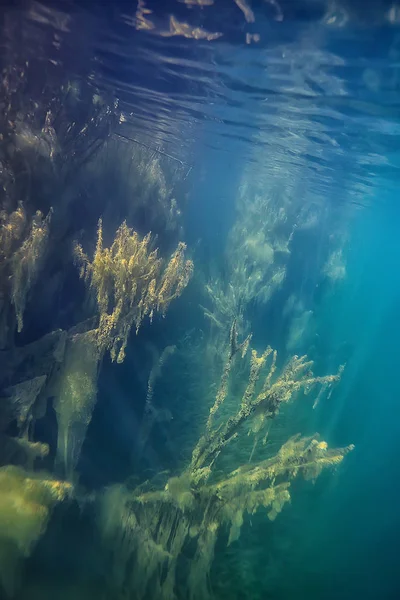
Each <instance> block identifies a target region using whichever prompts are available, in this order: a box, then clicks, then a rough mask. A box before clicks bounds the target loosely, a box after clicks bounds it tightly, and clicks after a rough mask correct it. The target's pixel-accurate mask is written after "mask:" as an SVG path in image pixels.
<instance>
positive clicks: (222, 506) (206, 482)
mask: <svg viewBox="0 0 400 600" xmlns="http://www.w3.org/2000/svg"><path fill="white" fill-rule="evenodd" d="M249 342H250V338H246V340H245V341H244V342H243V343H242V344H239V343H238V340H237V332H236V324H235V323H234V324H233V326H232V328H231V334H230V347H229V352H228V356H227V360H226V364H225V367H224V370H223V374H222V378H221V383H220V386H219V389H218V391H217V394H216V397H215V402H214V404H213V406H212V407H211V409H210V414H209V418H208V422H207V425H206V429H205V433H204V434H203V435H202V436H201V437H200V439H199V440H198V442H197V444H196V445H195V447H194V449H193V452H192V458H191V461H190V464H189V465H188V467H187V468H186V469H185V470H184V471H183V472H181V473H180V474H178V475H177V476H175V477H171V478H169V479H168V481H167V482H166V484H165V486H164V488H163V489H160V488H158V487H157V486H156V485H154V484H153V483H152V482H146V483H144V484H142V485H141V486H139V487H137V488H135V489H133V490H129V489H128V488H126V487H124V486H117V487H113V488H110V489H109V490H107V491H106V493H105V494H104V496H103V499H102V502H101V505H100V529H101V532H102V535H103V538H104V541H105V544H106V545H107V547H110V548H112V556H110V559H111V560H112V565H113V571H112V578H111V579H112V580H111V582H110V583H111V586H112V587H113V589H115V588H116V589H117V590H118V591H119V592H120V594H121V597H124V598H135V599H136V598H137V599H138V600H140V599H142V598H165V599H167V598H168V599H171V598H174V597H176V595H177V593H178V585H177V580H176V574H177V568H179V569H178V570H179V573H180V581H181V582H182V573H183V572H185V578H184V580H185V584H184V587H185V590H184V595H185V597H189V598H193V599H195V598H199V599H200V598H202V599H204V598H206V597H207V596H208V595H209V592H210V590H209V570H210V566H211V563H212V561H213V555H214V547H215V544H216V541H217V537H218V534H219V532H220V531H221V530H223V529H224V528H225V527H228V528H229V537H228V544H230V543H232V542H233V541H234V540H236V539H237V538H238V537H239V535H240V529H241V526H242V524H243V521H244V515H245V514H246V513H249V514H253V513H255V512H256V511H257V509H258V508H260V507H264V508H266V509H267V510H268V512H267V515H268V518H269V519H271V520H274V519H275V518H276V516H277V515H278V513H280V512H281V510H282V508H283V506H284V505H285V504H286V503H287V502H289V500H290V486H291V482H292V480H293V479H294V478H295V477H296V476H298V475H301V476H303V477H304V478H305V479H316V478H317V477H318V476H319V474H320V473H321V472H322V470H323V469H324V468H329V467H335V466H337V465H338V464H340V463H341V461H342V460H343V457H344V456H345V455H346V454H347V453H348V452H350V451H351V450H352V449H353V446H348V447H346V448H340V449H332V450H331V449H328V445H327V443H326V442H325V441H321V440H320V439H319V436H318V435H314V436H311V437H304V438H303V437H301V436H300V435H296V436H294V437H292V438H290V439H289V440H288V441H287V442H286V443H285V444H284V445H283V446H282V447H281V449H280V450H279V452H278V453H277V454H276V455H275V456H272V457H268V458H265V459H264V460H260V461H259V462H256V463H254V464H251V463H247V464H242V465H241V466H236V467H235V468H234V469H231V470H230V468H229V467H225V469H224V470H223V471H222V472H221V470H220V469H218V470H217V469H216V468H215V464H216V461H217V460H218V459H219V456H220V455H221V454H222V455H224V454H225V455H227V456H228V459H229V460H228V463H229V464H232V460H233V462H234V461H235V456H234V455H232V454H231V456H230V457H229V454H227V453H226V449H227V447H228V446H229V445H231V444H232V442H233V441H234V440H236V439H240V436H241V435H242V434H243V431H244V430H246V425H247V429H248V430H249V431H250V432H253V433H255V434H256V435H258V433H259V432H260V431H261V430H262V428H263V426H264V424H265V423H267V422H268V421H269V420H271V419H273V418H274V417H275V416H276V415H277V414H278V412H279V410H280V407H281V405H282V404H286V403H288V402H289V401H290V400H291V399H292V398H293V397H294V396H295V395H296V394H297V393H298V392H300V391H302V390H303V391H307V392H309V391H310V390H311V389H312V388H314V387H316V386H319V385H323V386H329V385H331V384H333V383H335V382H336V381H338V379H339V376H340V375H329V376H325V377H316V376H314V375H313V374H312V372H311V367H312V362H311V361H308V360H307V357H306V356H303V357H297V356H294V357H293V358H292V359H291V360H290V361H289V363H288V364H287V365H286V367H284V368H283V370H282V371H281V372H280V374H279V375H276V370H277V369H276V364H277V353H276V351H273V350H272V349H271V348H269V347H268V348H267V349H266V350H265V351H264V352H263V353H262V354H261V355H258V353H257V352H256V350H251V357H250V366H249V376H248V380H247V385H246V387H245V389H244V392H243V394H241V397H240V400H239V401H238V403H237V405H236V407H234V411H233V414H232V413H231V414H230V415H229V416H228V415H226V418H225V415H224V416H222V417H221V416H220V418H219V420H218V421H219V422H217V423H215V421H216V420H217V418H218V416H219V415H221V412H222V407H223V405H224V404H225V401H226V399H227V398H228V396H230V395H231V391H230V388H229V384H230V379H231V373H232V367H233V364H234V363H235V362H236V361H238V362H241V361H242V360H244V359H245V356H246V353H247V350H248V347H249ZM268 361H269V366H268V364H267V363H268ZM233 399H234V398H233ZM230 405H231V403H230ZM230 410H231V406H230ZM232 457H233V458H232ZM190 540H191V543H189V541H190ZM189 546H190V547H191V548H192V558H191V560H190V564H189V567H188V566H187V564H185V562H184V561H183V562H182V557H183V553H184V552H185V549H186V550H187V548H188V547H189ZM182 569H184V570H182ZM185 569H186V570H185ZM180 585H182V584H180Z"/></svg>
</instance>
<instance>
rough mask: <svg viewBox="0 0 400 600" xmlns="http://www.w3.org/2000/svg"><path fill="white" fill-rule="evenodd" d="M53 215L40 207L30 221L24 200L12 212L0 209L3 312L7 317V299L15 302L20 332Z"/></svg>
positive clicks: (0, 270) (12, 302) (0, 271)
mask: <svg viewBox="0 0 400 600" xmlns="http://www.w3.org/2000/svg"><path fill="white" fill-rule="evenodd" d="M50 219H51V211H50V212H49V214H48V215H47V217H44V216H43V215H42V213H41V212H40V211H37V212H36V213H35V214H34V215H33V217H32V219H31V221H29V219H28V217H27V215H26V212H25V209H24V207H23V205H22V204H21V203H20V204H19V206H18V208H17V209H16V210H15V211H13V212H11V213H10V214H7V213H6V211H1V212H0V280H1V284H0V285H1V288H2V289H1V304H0V312H1V313H4V314H3V319H5V318H6V316H7V314H8V313H7V303H8V302H10V303H11V304H12V305H13V307H14V311H15V315H16V319H17V328H18V332H21V331H22V327H23V314H24V311H25V305H26V301H27V296H28V293H29V290H30V289H31V287H32V285H33V284H34V282H35V281H36V278H37V275H38V272H39V270H40V266H41V263H42V259H43V256H44V253H45V250H46V245H47V239H48V236H49V225H50ZM5 327H6V324H5V323H4V325H3V328H5Z"/></svg>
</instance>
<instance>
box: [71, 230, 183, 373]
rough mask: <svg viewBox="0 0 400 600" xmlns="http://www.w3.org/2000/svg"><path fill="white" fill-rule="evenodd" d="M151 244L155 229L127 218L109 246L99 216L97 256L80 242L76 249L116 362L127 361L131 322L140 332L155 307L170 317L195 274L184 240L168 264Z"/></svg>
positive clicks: (101, 340) (104, 342)
mask: <svg viewBox="0 0 400 600" xmlns="http://www.w3.org/2000/svg"><path fill="white" fill-rule="evenodd" d="M150 244H151V236H150V234H147V235H146V236H145V237H144V238H141V237H140V236H139V235H138V233H136V232H135V231H134V230H133V229H131V228H129V227H128V226H127V224H126V222H124V223H122V225H121V226H120V227H119V228H118V230H117V232H116V235H115V239H114V241H113V243H112V245H111V246H110V248H104V247H103V226H102V221H101V220H100V221H99V226H98V231H97V244H96V251H95V253H94V257H93V261H90V260H89V258H88V256H87V255H86V254H85V253H84V252H83V250H82V247H81V246H80V245H77V246H76V248H75V256H76V260H77V262H78V264H79V265H80V267H81V277H83V278H84V279H85V281H86V282H87V283H88V285H89V287H90V289H91V290H92V291H93V292H94V294H95V296H96V301H97V306H98V310H99V314H100V321H99V327H98V330H97V343H98V346H99V348H100V349H101V350H109V351H110V355H111V359H112V360H113V361H114V360H117V362H122V361H123V360H124V358H125V349H126V344H127V342H128V336H129V333H130V330H131V328H132V326H135V329H136V332H137V331H138V330H139V328H140V326H141V324H142V321H143V319H144V318H145V317H146V316H148V317H149V319H150V321H151V320H152V318H153V315H154V313H155V312H156V311H157V312H159V313H160V314H161V315H162V316H165V314H166V312H167V310H168V307H169V305H170V304H171V302H172V300H174V299H175V298H178V297H179V296H180V295H181V293H182V292H183V290H184V289H185V287H186V286H187V284H188V282H189V279H190V277H191V275H192V271H193V263H192V261H191V260H185V249H186V245H185V244H184V243H182V242H180V243H179V244H178V246H177V248H176V250H175V252H174V253H173V254H172V256H171V258H170V260H169V262H168V263H167V264H166V265H165V264H164V262H163V261H162V259H160V258H159V257H158V251H157V250H150Z"/></svg>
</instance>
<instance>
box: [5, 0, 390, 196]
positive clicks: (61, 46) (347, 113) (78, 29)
mask: <svg viewBox="0 0 400 600" xmlns="http://www.w3.org/2000/svg"><path fill="white" fill-rule="evenodd" d="M255 4H256V5H257V6H256V8H255V9H254V11H251V12H250V13H249V12H248V10H250V3H247V2H245V1H243V2H239V1H238V2H235V1H234V0H232V1H231V2H227V1H225V2H223V1H222V2H221V3H219V2H218V1H217V0H216V1H215V2H201V1H200V0H199V1H191V2H189V1H188V2H186V3H185V2H183V0H182V2H178V1H177V2H169V3H166V4H163V3H153V4H152V3H151V2H148V3H145V2H142V3H140V2H139V5H138V8H136V10H135V7H134V6H132V5H131V4H130V3H125V5H124V6H118V5H117V4H116V5H115V6H114V8H113V9H112V8H111V7H108V9H105V8H104V7H103V8H102V7H100V8H99V7H96V6H95V5H89V4H88V5H87V6H86V7H85V8H82V7H79V6H77V5H76V6H75V5H74V4H73V3H65V4H63V3H61V4H60V5H59V6H58V7H57V8H54V7H53V8H49V7H44V6H43V5H41V4H39V3H33V5H32V8H31V10H30V11H29V14H28V15H26V14H24V15H23V16H20V17H19V16H18V11H17V13H16V15H15V18H14V17H10V16H9V17H8V18H9V21H10V25H9V28H8V30H7V31H8V34H9V36H10V37H12V36H13V34H14V33H15V31H16V28H18V27H19V24H20V23H21V21H22V22H23V26H22V30H23V33H22V34H19V35H21V41H22V39H23V40H24V44H26V43H27V44H28V46H29V47H30V52H32V54H33V56H35V58H37V56H38V52H39V54H40V53H42V54H43V55H42V57H41V60H42V63H41V64H42V66H43V68H49V63H54V64H57V65H64V67H65V68H68V69H70V73H71V79H72V78H73V76H74V75H75V77H76V80H75V81H74V82H73V92H74V93H76V95H77V96H78V97H79V86H80V78H83V79H87V80H89V81H90V82H91V84H92V86H93V91H94V92H96V91H104V90H107V91H108V92H111V94H112V95H113V96H114V97H115V98H116V99H118V103H119V106H120V108H121V117H120V124H119V126H118V128H117V129H116V133H118V134H119V133H121V134H122V135H126V136H128V137H135V136H140V141H142V142H143V143H147V144H149V145H150V146H154V147H157V148H158V147H159V148H162V149H163V150H164V151H165V152H167V151H169V152H170V153H171V154H173V156H175V157H176V158H179V159H180V160H183V161H184V162H187V163H188V164H192V163H193V162H194V161H196V160H197V157H198V156H199V153H200V152H201V151H204V152H207V151H209V150H216V149H217V150H218V152H223V153H227V154H232V155H235V156H238V155H240V157H241V160H242V161H243V162H245V161H252V162H254V163H255V164H257V168H258V170H259V171H258V172H260V171H261V173H262V174H263V175H265V176H268V174H270V173H273V172H276V171H277V170H279V169H288V168H289V167H290V169H291V173H294V171H297V170H300V171H301V172H302V173H303V176H304V178H311V180H312V181H313V182H314V185H315V186H319V188H321V187H322V188H325V191H326V190H328V189H332V186H336V185H337V184H338V181H339V180H340V184H339V190H338V194H341V195H342V194H344V195H345V196H346V194H348V195H349V196H351V198H352V199H353V200H355V201H360V199H361V197H362V198H363V199H364V201H365V200H366V198H368V197H370V196H371V195H372V196H373V195H374V180H375V178H376V177H377V176H384V177H387V178H388V180H389V181H390V180H391V179H392V178H394V177H396V174H397V168H398V155H397V149H398V145H399V134H400V129H399V96H398V88H399V81H400V79H399V78H400V71H399V69H400V67H399V57H400V37H399V36H400V33H399V31H398V29H397V25H396V19H397V12H396V8H395V7H390V6H389V7H387V6H385V5H384V4H382V5H381V8H380V11H379V10H376V13H377V15H375V13H373V12H372V11H371V10H370V8H371V7H368V6H365V7H364V9H363V10H361V9H360V10H359V13H360V14H362V15H363V16H364V17H365V19H366V20H367V18H368V16H370V17H371V22H368V21H367V23H365V22H363V21H361V22H360V20H358V19H357V18H356V17H359V16H360V15H359V14H357V13H356V16H355V14H354V10H353V12H352V11H351V8H352V7H351V5H350V7H345V6H343V7H336V10H334V8H332V7H331V8H330V9H329V7H326V6H324V5H323V3H322V2H321V3H309V5H308V6H307V5H306V4H305V5H304V6H305V8H304V9H303V11H301V10H299V9H298V10H297V13H299V14H296V10H293V6H292V5H290V3H288V6H287V7H286V6H285V5H282V7H280V5H279V3H278V2H275V0H274V1H273V2H272V1H271V2H260V3H258V4H257V3H255ZM377 4H379V3H377ZM332 6H333V5H332ZM353 8H354V7H353ZM376 8H377V7H376ZM247 9H248V10H247ZM146 11H147V12H146ZM285 13H286V14H287V15H288V17H287V18H285ZM371 13H372V14H371ZM302 17H303V18H302ZM307 17H308V18H307ZM373 17H375V18H376V19H378V17H379V19H378V22H377V23H376V21H375V20H374V19H373ZM44 32H45V36H43V35H42V34H43V33H44ZM217 34H218V35H217ZM214 37H215V38H216V39H213V38H214ZM52 38H53V39H52ZM196 38H200V39H196ZM204 38H209V39H204ZM43 39H46V42H41V40H43ZM38 42H39V43H38ZM3 44H7V41H6V40H4V41H3ZM38 46H39V48H38ZM46 65H47V66H46ZM346 199H347V200H349V198H346ZM356 199H358V200H356Z"/></svg>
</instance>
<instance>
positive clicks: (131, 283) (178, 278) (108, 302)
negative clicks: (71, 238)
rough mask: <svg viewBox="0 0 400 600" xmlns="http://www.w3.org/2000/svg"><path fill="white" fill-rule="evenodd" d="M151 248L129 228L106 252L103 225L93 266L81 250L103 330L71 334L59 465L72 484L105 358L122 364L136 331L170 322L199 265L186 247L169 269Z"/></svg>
mask: <svg viewBox="0 0 400 600" xmlns="http://www.w3.org/2000/svg"><path fill="white" fill-rule="evenodd" d="M150 242H151V238H150V234H148V235H146V236H145V237H144V238H141V237H140V236H139V235H138V234H137V233H136V232H135V231H133V229H130V228H129V227H128V226H127V225H126V223H123V224H122V225H121V226H120V227H119V228H118V230H117V232H116V236H115V239H114V241H113V243H112V244H111V246H110V248H105V247H103V229H102V222H101V220H100V222H99V227H98V235H97V244H96V250H95V253H94V256H93V260H92V261H90V259H89V258H88V256H87V255H86V254H85V253H84V252H83V250H82V247H81V246H79V245H77V246H76V249H75V256H76V259H77V262H78V263H79V265H80V267H81V276H82V277H83V278H84V279H85V281H86V282H87V284H88V286H89V289H90V291H91V292H92V293H93V294H94V296H95V300H96V304H97V308H98V313H99V316H98V324H97V327H96V326H95V327H94V328H91V329H89V330H87V329H86V331H85V330H84V331H77V330H73V331H72V332H71V334H70V336H69V338H68V341H67V346H66V351H65V359H64V363H63V365H62V367H61V369H60V371H59V373H58V376H57V381H56V383H55V394H54V395H55V402H54V407H55V410H56V413H57V422H58V443H57V464H58V470H59V471H60V472H62V473H63V474H64V475H66V476H67V477H68V478H70V479H71V478H73V475H74V470H75V468H76V465H77V462H78V459H79V455H80V451H81V448H82V444H83V441H84V439H85V435H86V430H87V427H88V425H89V423H90V420H91V417H92V412H93V409H94V406H95V402H96V393H97V377H98V373H99V367H100V363H101V359H102V357H103V355H104V353H105V352H107V351H109V352H110V356H111V359H112V360H113V361H114V360H116V361H117V362H119V363H121V362H122V361H123V360H124V358H125V349H126V345H127V343H128V337H129V334H130V331H131V329H132V327H134V328H135V330H136V332H138V330H139V328H140V326H141V324H142V322H143V319H144V318H145V317H146V316H148V317H149V319H150V320H151V319H152V318H153V315H154V313H155V312H159V313H160V314H161V315H163V316H164V315H165V314H166V312H167V310H168V308H169V306H170V304H171V302H172V301H173V300H174V299H175V298H177V297H179V296H180V295H181V293H182V292H183V290H184V289H185V287H186V286H187V284H188V282H189V279H190V277H191V274H192V270H193V263H192V261H191V260H186V259H185V249H186V246H185V244H183V243H182V242H181V243H179V244H178V247H177V249H176V250H175V252H174V253H173V254H172V256H171V258H170V260H169V261H168V262H167V263H165V261H163V260H162V259H161V258H159V257H158V251H157V250H150V247H149V246H150Z"/></svg>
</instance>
